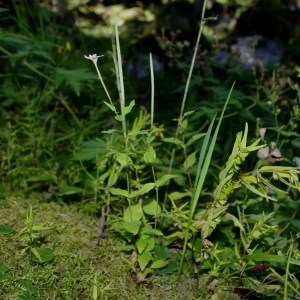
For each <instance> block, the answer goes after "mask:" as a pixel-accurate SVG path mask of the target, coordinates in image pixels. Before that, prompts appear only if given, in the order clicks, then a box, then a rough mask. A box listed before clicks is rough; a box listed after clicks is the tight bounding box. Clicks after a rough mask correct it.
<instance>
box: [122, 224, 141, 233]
mask: <svg viewBox="0 0 300 300" xmlns="http://www.w3.org/2000/svg"><path fill="white" fill-rule="evenodd" d="M141 225H142V222H141V221H133V222H130V223H128V222H126V223H125V225H124V228H125V230H127V231H128V232H130V233H132V234H134V235H137V234H138V232H139V230H140V227H141Z"/></svg>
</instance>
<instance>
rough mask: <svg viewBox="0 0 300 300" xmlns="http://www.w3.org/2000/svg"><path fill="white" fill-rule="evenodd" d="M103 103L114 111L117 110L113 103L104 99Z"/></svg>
mask: <svg viewBox="0 0 300 300" xmlns="http://www.w3.org/2000/svg"><path fill="white" fill-rule="evenodd" d="M104 104H105V105H106V106H107V107H108V108H109V109H110V110H111V111H113V112H114V113H115V112H117V110H116V108H115V107H114V106H113V105H111V104H110V103H108V102H105V101H104ZM115 118H116V116H115ZM118 121H119V120H118Z"/></svg>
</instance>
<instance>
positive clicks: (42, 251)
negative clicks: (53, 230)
mask: <svg viewBox="0 0 300 300" xmlns="http://www.w3.org/2000/svg"><path fill="white" fill-rule="evenodd" d="M30 250H31V252H32V253H33V255H32V257H31V258H32V260H33V261H35V262H39V263H46V262H50V261H51V260H52V259H53V258H54V254H53V251H52V250H51V249H49V248H31V249H30Z"/></svg>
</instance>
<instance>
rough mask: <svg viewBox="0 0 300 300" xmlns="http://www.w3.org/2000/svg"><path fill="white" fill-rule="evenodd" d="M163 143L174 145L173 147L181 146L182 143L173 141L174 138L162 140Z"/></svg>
mask: <svg viewBox="0 0 300 300" xmlns="http://www.w3.org/2000/svg"><path fill="white" fill-rule="evenodd" d="M163 142H166V143H171V144H175V145H181V146H182V145H183V142H182V141H181V140H179V139H175V138H164V139H163Z"/></svg>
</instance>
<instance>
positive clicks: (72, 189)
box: [57, 184, 84, 196]
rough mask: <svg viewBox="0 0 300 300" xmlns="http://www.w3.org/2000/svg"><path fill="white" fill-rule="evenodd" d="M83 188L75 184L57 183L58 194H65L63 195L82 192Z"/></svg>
mask: <svg viewBox="0 0 300 300" xmlns="http://www.w3.org/2000/svg"><path fill="white" fill-rule="evenodd" d="M83 191H84V190H83V189H82V188H79V187H76V186H70V185H67V184H61V185H59V193H57V195H58V196H65V195H74V194H78V193H82V192H83Z"/></svg>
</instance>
